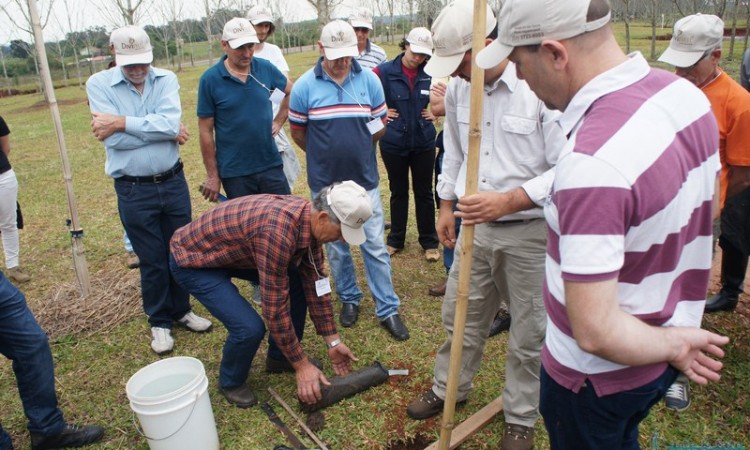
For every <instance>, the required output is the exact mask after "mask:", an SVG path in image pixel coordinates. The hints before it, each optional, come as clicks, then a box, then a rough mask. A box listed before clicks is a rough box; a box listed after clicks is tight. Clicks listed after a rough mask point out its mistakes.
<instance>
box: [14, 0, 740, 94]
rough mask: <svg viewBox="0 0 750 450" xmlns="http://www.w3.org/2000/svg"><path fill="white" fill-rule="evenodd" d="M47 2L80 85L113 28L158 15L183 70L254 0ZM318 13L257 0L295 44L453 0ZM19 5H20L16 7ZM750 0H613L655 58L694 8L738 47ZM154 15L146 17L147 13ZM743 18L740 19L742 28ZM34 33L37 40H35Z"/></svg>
mask: <svg viewBox="0 0 750 450" xmlns="http://www.w3.org/2000/svg"><path fill="white" fill-rule="evenodd" d="M26 1H27V0H10V3H8V4H7V5H6V6H0V9H2V11H3V12H4V13H5V14H6V15H7V17H8V18H9V19H11V20H12V18H13V17H14V16H17V14H18V11H19V10H20V11H21V13H22V14H23V17H24V18H25V19H26V22H27V23H19V21H17V20H15V21H14V24H15V25H16V26H18V27H19V28H20V29H21V30H23V31H25V32H27V33H29V35H31V27H30V25H28V23H30V21H29V20H28V14H27V9H26V8H24V6H25V2H26ZM37 1H39V3H40V7H41V8H42V12H43V13H42V25H43V26H46V25H47V24H49V23H50V20H55V21H56V24H57V27H58V28H59V29H63V30H67V31H66V32H65V37H64V38H63V39H61V40H59V41H56V42H49V43H46V44H45V45H46V49H47V53H48V55H50V56H51V57H52V58H53V60H51V61H50V65H51V67H52V68H53V70H55V71H59V72H60V76H61V77H62V78H63V79H66V80H67V79H68V78H69V77H71V74H70V73H69V69H70V68H73V67H74V68H75V71H76V75H77V78H78V82H79V84H80V83H82V81H81V80H82V79H83V77H84V76H88V74H90V73H92V72H93V71H95V70H99V69H101V67H98V66H97V63H96V62H95V61H96V59H95V58H94V57H96V56H101V55H107V54H108V46H109V32H110V31H111V29H114V28H116V27H118V26H122V25H125V24H138V23H141V22H145V21H146V20H145V19H148V22H157V23H161V24H162V25H147V26H145V27H144V28H145V29H146V31H147V32H148V33H149V35H150V36H151V39H152V44H153V46H154V53H155V57H156V58H157V59H159V60H160V62H163V63H166V64H167V65H171V66H173V67H176V70H178V71H179V70H181V69H182V66H183V64H184V63H185V58H189V60H190V62H191V63H194V61H195V60H196V58H201V59H203V58H206V59H208V60H209V63H213V60H214V59H215V58H216V57H217V56H218V54H219V51H220V50H219V46H218V39H219V36H220V33H221V30H222V28H223V25H224V23H226V21H227V20H229V19H230V18H232V17H237V16H244V14H245V13H246V12H247V10H248V9H249V8H250V7H251V6H253V4H255V3H256V2H255V1H254V2H253V3H252V4H251V3H250V2H249V1H248V0H195V1H199V2H200V6H201V8H202V13H203V14H204V15H203V17H202V18H201V19H189V18H187V19H186V18H185V16H187V15H189V14H187V13H186V11H185V7H186V2H185V1H184V0H91V1H92V2H93V4H94V7H95V9H96V13H97V14H99V16H100V17H101V18H102V22H104V23H108V24H109V26H106V25H104V24H103V25H98V26H95V27H90V28H87V29H84V30H80V29H79V28H78V26H77V25H78V24H79V23H82V22H83V20H82V19H83V14H91V13H92V11H78V10H75V9H73V8H72V6H73V5H74V4H76V2H75V0H73V1H71V0H44V1H46V4H45V5H41V3H42V1H43V0H37ZM306 1H307V2H308V4H309V5H310V6H311V7H312V8H313V9H314V10H315V11H316V12H317V20H309V21H301V20H298V11H296V9H295V5H294V4H293V3H292V0H257V3H261V4H264V6H266V7H267V8H268V9H270V10H271V12H272V14H273V15H274V17H276V30H277V31H276V33H275V35H274V36H273V37H272V42H274V43H276V44H277V45H279V46H281V47H283V48H297V47H304V46H308V45H314V44H315V42H316V41H317V39H318V36H319V31H320V28H322V27H323V26H324V25H325V24H326V23H328V22H329V21H330V20H331V19H332V18H336V17H346V16H348V14H349V13H350V12H351V10H352V8H353V7H354V6H358V7H367V8H369V9H371V10H372V11H373V13H374V16H376V17H377V18H378V19H376V21H375V24H374V27H375V30H374V32H373V35H375V36H385V38H386V39H387V40H389V41H392V40H394V38H396V37H400V36H403V35H405V34H406V33H407V32H408V30H409V29H410V28H411V27H414V26H426V27H428V28H429V27H430V26H431V25H432V22H433V20H434V19H435V17H437V15H438V13H439V12H440V10H441V9H442V8H443V6H444V5H445V3H446V2H447V0H354V1H358V2H359V4H358V5H345V4H344V0H306ZM55 2H61V3H62V6H63V8H64V10H65V11H66V13H67V14H66V17H64V18H60V17H58V16H56V15H53V14H51V12H52V11H53V5H54V3H55ZM489 4H490V6H491V7H492V8H493V10H495V11H498V10H499V9H500V8H501V6H502V0H489ZM13 5H15V7H16V10H17V11H16V12H15V14H13V13H12V11H11V10H10V7H11V6H13ZM749 5H750V2H748V1H747V0H741V1H738V0H612V7H613V18H614V20H617V21H623V22H625V30H626V47H627V48H626V50H627V51H629V50H630V40H631V26H630V24H631V22H633V21H639V22H644V21H645V22H647V23H649V24H650V26H651V38H652V39H651V42H652V43H651V58H652V59H655V58H656V54H655V51H656V50H655V48H656V46H655V43H656V40H657V36H658V35H662V36H663V35H664V33H665V32H663V31H659V30H660V29H664V28H665V27H666V28H667V29H669V28H671V26H672V24H673V23H674V21H675V20H677V19H678V18H679V17H683V16H685V15H688V14H693V13H696V12H704V13H710V14H716V15H718V16H720V17H722V18H724V20H725V22H727V24H728V26H729V28H730V30H731V32H730V35H731V38H732V39H731V44H730V45H731V48H730V55H732V54H733V53H734V46H735V36H736V34H737V29H738V28H739V29H741V30H744V29H746V25H747V23H748V21H749V20H750V6H749ZM147 15H148V16H147ZM738 24H741V26H740V27H738ZM742 36H744V39H743V43H744V44H743V46H742V49H743V51H744V49H746V48H747V33H742ZM29 40H31V39H29ZM197 42H208V45H207V46H201V47H202V48H205V49H206V53H203V54H200V55H197V54H196V52H195V51H194V48H195V47H196V46H195V43H197ZM0 60H1V61H2V69H3V75H4V77H5V80H6V85H8V86H9V85H10V82H9V80H10V79H12V78H16V79H17V78H18V77H19V76H23V75H28V74H34V73H36V74H38V69H37V67H38V64H37V61H36V54H35V51H34V48H33V45H32V44H29V43H28V42H26V41H25V40H23V39H15V40H13V41H11V42H10V45H8V46H5V47H0Z"/></svg>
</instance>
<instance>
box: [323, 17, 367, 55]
mask: <svg viewBox="0 0 750 450" xmlns="http://www.w3.org/2000/svg"><path fill="white" fill-rule="evenodd" d="M320 43H321V44H322V45H323V52H324V53H325V55H326V58H328V59H339V58H344V57H346V56H357V55H359V50H357V34H356V33H355V32H354V28H352V26H351V25H349V24H348V23H346V22H344V21H343V20H334V21H333V22H329V23H328V25H326V26H324V27H323V31H322V32H321V33H320Z"/></svg>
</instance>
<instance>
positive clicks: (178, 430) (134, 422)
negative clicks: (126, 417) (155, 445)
mask: <svg viewBox="0 0 750 450" xmlns="http://www.w3.org/2000/svg"><path fill="white" fill-rule="evenodd" d="M199 397H200V393H199V392H195V401H194V402H193V407H192V408H190V414H188V416H187V419H185V421H184V422H182V425H180V427H179V428H178V429H177V430H176V431H175V432H174V433H172V434H170V435H169V436H166V437H163V438H158V439H157V438H152V437H148V436H146V433H144V432H143V430H141V427H140V425H139V424H138V422H137V421H136V420H135V411H133V426H134V427H135V431H137V432H138V434H140V435H141V436H143V437H145V438H146V439H148V440H149V441H166V440H167V439H169V438H171V437H172V436H174V435H175V434H177V433H179V432H180V431H181V430H182V429H183V428H185V425H187V423H188V422H189V421H190V418H191V417H192V416H193V411H195V405H197V404H198V398H199Z"/></svg>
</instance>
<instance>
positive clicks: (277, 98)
mask: <svg viewBox="0 0 750 450" xmlns="http://www.w3.org/2000/svg"><path fill="white" fill-rule="evenodd" d="M284 97H286V94H285V93H284V91H282V90H280V89H279V88H276V89H274V90H273V92H271V103H273V104H274V105H278V104H279V103H281V101H282V100H284Z"/></svg>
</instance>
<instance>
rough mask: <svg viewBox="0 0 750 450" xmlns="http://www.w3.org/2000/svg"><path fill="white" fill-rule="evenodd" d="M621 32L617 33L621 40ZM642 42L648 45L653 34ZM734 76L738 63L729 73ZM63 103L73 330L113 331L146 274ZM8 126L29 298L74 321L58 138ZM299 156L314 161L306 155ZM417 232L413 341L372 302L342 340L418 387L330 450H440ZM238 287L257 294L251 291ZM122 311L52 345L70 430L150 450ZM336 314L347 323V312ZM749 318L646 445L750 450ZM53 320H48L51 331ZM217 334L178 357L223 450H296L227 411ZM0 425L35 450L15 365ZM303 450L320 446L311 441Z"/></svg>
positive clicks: (196, 168)
mask: <svg viewBox="0 0 750 450" xmlns="http://www.w3.org/2000/svg"><path fill="white" fill-rule="evenodd" d="M619 30H620V28H619V27H618V33H619V32H620V31H619ZM640 34H643V35H646V34H648V32H646V31H644V32H643V33H640ZM659 44H660V47H659V48H658V49H657V51H658V52H661V50H662V49H663V48H665V47H666V42H660V43H659ZM648 45H649V43H648V41H645V40H634V42H633V47H634V48H640V49H643V50H644V51H646V52H647V49H648ZM386 50H387V52H388V54H389V55H391V56H394V55H396V53H397V49H396V47H395V46H386ZM315 59H316V52H310V51H308V52H305V53H295V54H290V55H288V60H289V63H290V66H291V73H292V76H293V77H296V76H299V75H300V74H301V73H302V72H303V71H304V70H306V69H307V68H309V67H310V66H311V65H312V64H313V63H314V61H315ZM204 70H205V67H195V68H193V67H186V68H185V70H183V71H182V72H180V73H179V74H178V76H179V78H180V84H181V86H182V90H181V96H182V101H183V110H184V115H183V120H184V122H185V123H186V124H187V126H188V127H189V128H190V130H191V132H192V138H191V140H190V141H189V142H188V143H187V144H186V145H185V146H184V147H183V148H182V158H183V160H184V161H185V172H186V176H187V178H188V183H189V185H190V187H191V191H192V193H193V210H194V212H193V214H194V216H198V215H199V214H200V213H201V212H203V211H206V210H207V209H208V208H210V206H211V205H210V204H208V203H207V202H205V201H204V200H203V199H202V198H201V197H200V196H199V195H198V192H197V186H198V184H199V183H200V182H201V181H203V179H204V176H205V172H204V169H203V165H202V162H201V158H200V151H199V147H198V139H197V120H196V118H195V107H196V95H197V80H198V78H199V77H200V75H201V73H202V72H203V71H204ZM728 72H730V73H732V74H736V63H733V64H732V65H730V66H729V70H728ZM55 94H56V96H57V100H58V102H59V105H60V111H61V115H62V121H63V127H64V130H65V140H66V143H67V148H68V153H69V157H70V161H71V165H72V172H73V186H74V190H75V195H76V198H77V204H78V214H79V217H80V223H81V225H82V227H83V229H84V233H85V234H84V243H85V248H86V254H85V255H86V259H87V261H88V265H89V271H90V273H91V277H92V284H93V285H94V287H95V290H94V292H93V293H92V294H91V295H90V296H89V298H87V299H86V300H85V302H84V304H86V305H87V307H88V310H90V311H93V312H92V313H89V314H88V315H86V316H85V317H83V318H80V317H79V318H78V319H77V321H80V322H81V323H82V324H83V325H86V326H87V327H89V328H97V325H98V324H97V322H98V321H101V320H103V319H102V317H104V316H105V315H106V313H110V312H111V311H110V309H118V308H117V304H116V303H115V304H113V303H112V296H113V295H114V294H113V288H111V287H109V286H111V285H112V283H113V280H114V281H118V280H120V281H121V283H123V284H124V285H125V286H127V288H126V289H125V291H126V292H125V294H128V293H129V294H130V296H131V297H136V298H137V296H138V283H137V276H136V273H135V272H132V271H129V270H128V269H126V268H125V265H124V252H123V246H122V229H121V226H120V224H119V219H118V217H117V213H116V211H117V210H116V204H115V195H114V191H113V188H112V183H111V180H110V179H108V178H107V177H106V176H105V175H104V170H103V167H104V152H103V151H102V146H101V144H100V143H99V142H98V141H96V139H94V138H93V136H92V135H91V133H90V130H89V110H88V106H87V104H86V98H85V92H84V91H82V90H80V89H78V87H68V88H63V89H58V90H57V91H56V92H55ZM0 114H1V115H2V116H3V117H4V118H5V120H6V121H7V122H8V123H9V125H10V127H11V130H12V134H11V142H12V146H13V151H12V153H11V162H12V163H13V166H14V168H15V170H16V172H17V174H18V178H19V183H20V186H21V187H20V195H19V196H20V202H21V204H22V205H23V210H24V216H25V220H26V228H25V229H24V230H23V231H22V232H21V263H22V265H23V266H24V267H25V268H26V269H27V271H28V272H29V273H30V274H31V275H32V276H33V280H32V281H31V282H29V283H27V284H25V285H23V286H22V290H23V291H24V292H25V294H26V296H27V298H28V301H29V304H30V305H31V307H32V309H34V310H35V311H36V312H37V313H38V314H39V315H40V316H44V315H45V312H47V311H46V310H48V309H59V310H65V309H66V308H67V304H66V302H68V304H71V305H72V304H74V303H76V304H79V303H80V302H76V301H75V299H74V298H72V297H75V296H74V295H71V294H70V293H71V292H73V293H74V292H75V291H76V287H75V283H76V282H75V274H74V272H73V270H72V257H71V243H70V234H69V232H68V229H67V227H66V219H68V218H69V217H70V214H69V212H68V202H67V199H66V195H65V185H64V183H63V180H62V176H61V174H62V171H61V163H60V157H59V152H58V148H57V143H56V138H55V135H54V131H53V128H52V122H51V120H50V113H49V110H48V108H47V106H46V103H45V102H44V98H43V97H42V96H39V95H24V96H17V97H13V98H4V99H0ZM300 157H304V154H303V153H301V152H300ZM381 175H382V181H381V189H382V193H383V199H384V204H385V205H386V206H387V198H388V196H387V181H386V179H385V173H384V171H383V170H382V167H381ZM295 193H296V194H299V195H303V196H307V195H308V190H307V186H306V183H305V181H304V179H301V180H299V181H298V183H297V185H296V187H295ZM413 228H414V227H413V224H412V227H410V233H409V236H408V244H407V247H406V249H405V251H404V252H402V253H400V254H398V255H397V256H396V257H394V259H393V278H394V284H395V287H396V291H397V293H398V294H399V295H400V297H401V302H402V307H401V314H402V316H403V317H404V320H405V322H406V323H407V325H408V326H409V329H410V331H411V339H410V340H409V341H406V342H403V343H397V342H395V341H393V340H392V339H391V338H390V337H389V336H388V335H387V333H386V332H385V331H384V330H382V329H381V328H380V327H379V325H378V322H377V320H376V318H375V316H374V306H373V304H372V299H371V298H370V297H369V295H367V296H366V298H365V301H364V302H363V307H362V313H361V315H360V320H359V322H358V324H357V325H356V327H354V328H352V329H341V330H340V332H341V334H342V337H343V339H344V340H345V341H346V342H347V343H348V344H349V346H350V347H351V348H352V350H353V351H354V352H355V354H356V355H357V356H358V357H359V358H360V363H359V366H361V367H363V366H366V365H369V364H371V363H372V362H373V361H380V362H381V363H383V364H384V365H385V366H387V367H391V368H406V369H409V376H407V377H393V378H392V379H391V380H390V381H389V382H388V383H387V384H386V385H384V386H380V387H377V388H374V389H371V390H370V391H367V392H365V393H363V394H361V395H359V396H356V397H354V398H352V399H350V400H346V401H344V402H341V403H339V404H338V405H335V406H333V407H331V408H328V409H327V410H325V416H326V425H325V427H324V429H323V430H322V431H321V432H320V433H319V436H320V437H321V438H322V440H323V441H324V442H325V443H326V444H327V445H328V446H329V448H331V449H345V450H354V449H388V448H408V447H404V446H399V445H398V444H405V443H410V442H413V441H415V440H416V441H419V442H430V441H433V440H435V439H436V438H437V436H438V434H439V431H440V421H439V419H437V420H435V419H433V420H428V421H424V422H416V421H413V420H411V419H409V418H408V417H407V416H406V412H405V408H406V404H407V403H408V402H409V401H410V400H411V399H412V398H413V397H414V396H416V395H417V394H418V393H420V392H422V391H423V390H424V389H426V388H427V387H429V386H430V383H431V376H432V364H433V357H434V353H435V350H436V348H437V346H438V345H439V343H440V342H441V341H442V340H443V339H444V336H445V335H444V332H443V330H442V326H441V324H440V302H439V300H437V299H434V298H432V297H429V296H427V288H428V287H430V286H432V285H433V284H435V283H436V282H438V281H440V280H441V279H442V277H443V275H444V269H443V267H442V262H440V263H435V264H431V263H427V262H425V261H424V260H423V258H422V255H421V251H420V248H419V245H418V244H417V242H416V232H415V230H414V229H413ZM359 270H360V283H361V285H362V286H363V287H364V277H363V276H362V272H361V267H359ZM714 287H715V286H714ZM242 289H243V290H247V288H246V286H244V285H243V287H242ZM119 293H120V294H121V293H122V292H119ZM51 299H52V300H51ZM50 301H54V303H50ZM50 305H52V306H50ZM98 305H101V307H98ZM194 305H195V308H196V310H198V311H199V312H202V313H205V310H203V308H202V307H201V306H200V305H199V304H198V303H197V302H194ZM121 308H122V309H123V310H124V311H125V312H124V313H123V314H125V316H128V314H130V315H129V316H128V317H131V316H133V315H135V318H132V319H127V320H124V321H122V322H121V323H115V324H114V325H112V326H107V327H105V329H103V330H102V331H99V332H94V333H92V332H79V333H72V334H65V335H61V336H55V337H54V339H53V344H52V347H53V353H54V356H55V361H56V374H57V380H58V392H59V395H60V402H61V406H62V409H63V411H64V412H65V413H66V416H67V418H68V419H69V420H71V421H73V422H96V423H100V424H103V425H106V426H107V428H108V431H107V434H106V437H105V440H104V442H103V443H101V444H100V445H97V446H93V447H91V448H94V449H147V448H148V446H147V444H146V442H145V440H144V439H143V438H141V437H140V436H139V435H138V433H137V431H136V429H135V427H134V425H133V422H132V413H131V410H130V407H129V405H128V401H127V398H126V396H125V383H126V382H127V380H128V378H129V377H130V376H131V375H132V374H133V373H135V372H136V371H137V370H138V369H139V368H141V367H143V366H145V365H147V364H149V363H151V362H154V361H156V360H157V359H158V357H157V356H156V355H154V354H153V353H152V352H151V350H150V348H149V346H148V343H149V339H150V334H149V330H148V325H147V323H146V320H145V318H144V316H143V315H142V313H139V311H138V310H137V308H135V307H133V306H132V304H127V305H126V304H123V305H122V306H121ZM335 309H336V311H338V304H337V305H336V308H335ZM740 311H741V312H742V313H743V314H722V315H718V316H710V317H707V318H706V319H705V326H706V327H707V328H709V329H714V330H718V331H720V332H722V333H726V334H728V335H729V336H731V337H732V343H731V344H730V345H729V346H728V348H727V351H728V355H727V358H726V368H725V371H724V378H723V379H722V381H721V382H720V383H718V384H714V385H711V386H708V387H695V386H694V389H693V392H694V399H693V406H692V407H691V408H690V409H689V410H688V411H686V412H684V413H681V414H675V413H672V412H669V411H666V410H665V409H664V408H663V406H661V405H658V406H657V407H655V408H654V410H653V413H652V414H651V416H650V417H649V418H648V419H647V420H646V421H645V422H644V424H643V426H642V437H641V445H642V446H644V447H649V446H650V443H651V439H652V436H654V435H655V434H657V433H658V436H659V439H658V440H659V442H660V443H661V448H665V447H666V445H667V444H687V443H695V444H718V443H727V442H734V443H741V444H744V445H745V446H748V443H749V442H750V441H748V438H747V436H748V434H749V433H750V418H749V417H750V401H748V399H747V395H745V391H746V386H748V384H750V375H749V374H750V363H748V357H747V355H748V354H750V339H749V338H748V332H747V329H748V318H747V317H748V315H747V312H748V307H747V299H743V304H742V305H741V307H740ZM45 317H46V319H45V320H53V319H51V318H49V316H45ZM107 317H110V316H109V315H107ZM47 323H50V322H47ZM217 325H218V326H217V327H216V329H215V330H214V331H213V332H212V333H209V334H207V335H194V334H189V333H187V332H185V331H184V330H181V329H177V330H176V331H175V338H176V350H175V353H174V355H187V356H193V357H196V358H199V359H200V360H201V361H202V362H203V364H204V365H205V367H206V371H207V374H208V377H209V382H210V386H209V393H210V396H211V400H212V402H211V403H212V405H213V411H214V414H215V417H216V424H217V427H218V432H219V436H220V440H221V442H222V448H224V449H270V448H273V446H274V445H275V444H281V443H286V442H285V440H284V438H283V436H282V435H281V434H280V433H279V432H278V431H277V430H276V429H275V428H274V427H273V426H271V425H270V423H269V422H268V419H267V417H266V415H265V414H264V413H263V412H262V411H261V410H260V409H259V408H251V409H246V410H242V409H238V408H234V407H231V406H229V405H228V404H227V402H226V401H225V400H224V399H223V397H222V396H221V394H219V392H218V389H217V376H218V364H219V360H220V355H221V346H222V344H223V341H224V339H225V337H226V333H225V331H224V330H223V329H222V327H221V326H220V324H218V323H217ZM307 331H308V333H307V338H306V339H305V344H304V347H305V348H306V350H307V351H308V352H309V353H311V354H312V355H314V356H316V357H318V358H320V359H323V360H324V361H325V362H326V370H325V371H326V373H328V374H332V371H331V367H330V364H329V363H328V362H327V361H326V360H325V356H326V351H325V347H324V345H323V343H322V340H321V339H318V338H316V337H315V336H314V330H313V329H312V327H311V326H308V330H307ZM623 338H624V339H625V338H627V337H623ZM506 339H507V337H506V336H500V337H498V338H494V339H492V340H491V341H490V342H489V343H488V346H487V351H486V355H485V358H484V363H483V366H482V368H481V370H480V372H479V374H478V376H477V377H476V379H475V382H474V383H475V390H474V392H473V393H472V396H471V399H470V401H469V402H468V404H467V405H466V406H464V407H462V408H459V409H458V411H457V414H456V419H457V420H458V421H461V420H463V419H465V418H466V417H468V416H469V415H471V414H472V413H474V412H476V411H477V410H478V409H480V408H481V407H482V406H484V404H486V403H487V402H489V401H490V400H492V399H493V398H495V397H497V396H498V395H499V394H500V393H501V391H502V386H503V382H504V380H503V373H504V356H503V355H504V352H505V350H506ZM258 355H259V357H258V358H256V359H255V360H254V361H253V369H252V371H251V374H250V379H249V383H250V385H251V386H253V388H254V389H255V390H256V393H257V394H258V395H259V397H260V399H261V401H263V400H269V399H270V396H269V395H268V393H267V392H266V387H267V386H272V387H273V388H274V389H276V390H277V391H278V392H279V393H280V394H281V395H282V396H283V397H284V398H285V399H286V400H287V402H288V403H290V404H292V405H294V404H295V403H294V402H293V401H292V400H293V398H294V391H295V383H294V377H293V376H292V375H268V374H266V373H265V372H264V371H263V364H264V358H265V352H264V349H261V350H260V352H259V354H258ZM271 403H272V404H274V407H275V409H276V411H277V412H279V413H280V415H281V416H282V418H283V419H284V420H285V421H286V422H287V424H290V425H292V424H293V420H292V418H291V417H289V416H287V415H286V414H285V413H283V411H282V408H281V407H280V406H278V405H276V404H275V402H273V401H271ZM0 418H1V419H2V423H3V427H4V428H5V429H6V430H8V431H9V432H10V433H11V434H12V435H13V436H14V439H15V443H16V447H17V448H27V447H28V445H29V443H28V438H27V433H26V431H25V418H24V416H23V414H22V409H21V406H20V402H19V400H18V396H17V393H16V390H15V380H14V377H13V373H12V369H11V364H10V362H9V361H7V360H5V359H2V360H0ZM295 430H296V431H297V433H298V435H299V436H304V433H303V432H302V431H301V430H299V429H297V428H296V427H295ZM501 433H502V420H501V419H497V420H495V421H493V422H492V423H491V424H490V425H488V426H487V427H486V428H485V429H484V430H482V431H480V432H479V433H477V434H476V435H475V436H474V437H473V438H472V439H470V440H469V441H468V442H467V443H466V444H464V445H463V446H462V448H463V449H494V448H498V447H499V440H500V437H501ZM303 440H304V441H305V442H307V443H308V444H309V445H310V446H312V442H310V441H309V440H306V439H304V438H303ZM536 447H537V448H547V447H548V444H547V439H546V436H545V433H544V429H543V426H542V425H541V423H540V424H539V425H538V426H537V438H536Z"/></svg>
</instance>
